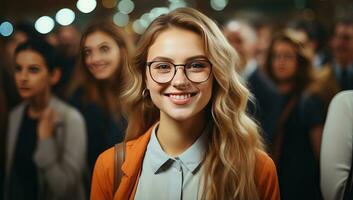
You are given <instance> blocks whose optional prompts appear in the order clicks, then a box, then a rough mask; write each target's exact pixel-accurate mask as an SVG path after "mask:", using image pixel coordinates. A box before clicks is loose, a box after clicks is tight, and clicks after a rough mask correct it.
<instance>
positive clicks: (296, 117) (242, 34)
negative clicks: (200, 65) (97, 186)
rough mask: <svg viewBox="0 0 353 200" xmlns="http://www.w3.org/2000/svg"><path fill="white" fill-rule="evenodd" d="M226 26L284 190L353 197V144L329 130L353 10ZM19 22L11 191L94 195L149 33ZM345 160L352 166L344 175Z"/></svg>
mask: <svg viewBox="0 0 353 200" xmlns="http://www.w3.org/2000/svg"><path fill="white" fill-rule="evenodd" d="M221 27H222V30H223V33H224V35H225V36H226V38H227V39H228V41H229V43H230V44H231V45H232V46H233V47H234V49H235V50H236V52H237V53H238V56H239V62H238V63H234V66H235V70H236V71H237V72H238V73H239V74H240V75H241V77H242V79H243V80H242V81H243V82H244V83H245V84H246V85H247V86H248V88H249V90H250V91H251V93H252V98H251V99H250V100H249V103H248V112H249V113H250V115H251V116H252V117H253V118H254V119H255V120H256V122H257V123H258V125H259V128H260V130H261V131H260V132H261V133H262V135H263V138H264V141H265V143H266V144H267V151H268V153H269V155H270V156H271V157H272V159H273V160H274V162H275V164H276V167H277V173H278V177H279V184H280V193H281V198H282V199H310V200H315V199H318V200H319V199H342V198H343V196H342V195H343V193H344V188H346V187H345V182H346V180H347V179H348V174H349V172H350V167H351V160H352V159H351V158H352V148H351V147H350V148H348V150H346V151H348V152H339V150H338V149H339V148H336V147H337V146H332V145H333V143H330V141H333V140H335V139H336V140H338V139H337V138H335V137H340V136H339V135H337V136H335V135H334V133H333V135H332V133H331V132H335V131H336V129H338V128H336V129H335V128H331V127H332V126H330V125H327V127H328V128H331V129H330V130H331V131H326V130H325V129H326V126H325V122H326V123H328V122H327V121H326V119H329V118H327V113H328V110H329V108H330V110H332V109H334V108H331V106H329V105H330V102H331V100H332V99H333V98H334V96H335V95H336V94H338V93H339V92H341V91H343V90H353V19H352V18H343V19H340V20H337V21H336V23H335V24H333V25H332V28H331V29H330V30H327V29H326V28H325V27H324V26H322V25H321V24H320V23H318V22H313V21H302V20H298V21H296V20H294V21H290V22H288V24H286V25H284V26H283V25H281V26H278V25H276V24H272V23H263V24H258V23H252V22H250V21H248V20H246V19H243V18H242V19H240V18H239V19H238V18H234V19H229V21H225V22H224V23H222V25H221ZM14 31H15V32H14V33H13V34H12V35H11V36H10V37H9V38H6V39H4V42H3V46H2V47H1V54H0V56H1V59H0V83H1V87H0V133H1V135H0V137H1V138H0V142H1V144H0V147H1V149H0V162H1V163H0V168H1V169H0V184H1V185H0V188H1V192H0V199H2V198H3V197H5V199H25V198H26V197H28V196H34V197H37V198H40V199H46V198H50V199H87V198H88V197H89V186H90V177H91V174H92V172H93V167H94V163H95V161H96V159H97V157H98V155H99V154H100V153H102V152H103V151H104V150H106V149H108V148H109V147H112V146H113V145H114V144H115V143H119V142H121V141H122V140H123V139H124V131H125V128H126V124H127V123H126V119H125V117H124V112H123V110H124V105H121V103H120V101H119V97H120V95H121V94H120V93H121V87H122V86H123V85H124V81H123V79H122V76H124V74H125V73H126V72H125V70H126V69H125V67H124V66H126V65H128V64H129V60H130V58H131V57H132V56H133V55H134V54H133V50H134V44H135V43H136V42H137V41H138V36H136V35H132V34H131V33H129V32H126V31H125V30H123V29H121V28H118V27H117V26H115V25H114V24H112V23H110V22H99V23H94V24H90V25H89V26H88V27H85V28H84V29H82V30H81V29H79V28H78V27H75V26H73V25H71V26H65V27H61V28H59V29H58V30H57V31H56V32H53V33H51V34H49V35H45V36H43V35H39V34H38V33H36V31H35V30H34V29H33V28H32V26H31V25H28V24H26V23H18V24H17V25H16V26H15V27H14ZM105 68H109V69H110V70H104V69H105ZM142 95H143V94H142ZM349 98H351V99H352V98H353V97H352V96H350V97H349ZM347 109H352V108H347ZM330 112H332V113H335V111H330ZM337 112H341V111H337ZM350 112H351V114H352V113H353V110H350ZM331 118H333V119H334V120H338V121H340V119H337V118H335V117H331ZM342 118H348V117H344V116H343V117H342ZM342 120H344V119H342ZM352 122H353V121H350V122H347V123H352ZM337 123H339V122H337ZM337 123H336V124H334V125H336V127H337ZM334 125H333V126H334ZM342 126H344V125H342ZM339 127H340V126H339ZM351 131H353V130H351ZM326 132H327V133H326ZM323 133H325V134H323ZM326 134H327V139H325V137H326ZM352 138H353V137H352V135H351V136H350V137H348V139H347V138H345V139H342V140H343V142H344V141H347V140H349V139H350V140H353V139H352ZM322 141H324V142H325V143H323V142H322ZM352 142H353V141H349V142H348V143H349V144H350V145H352ZM321 144H325V145H323V146H322V145H321ZM334 144H339V143H338V142H337V143H334ZM342 145H346V144H342ZM328 149H329V150H328ZM349 150H350V151H349ZM335 151H338V152H336V154H333V153H332V152H335ZM323 153H325V154H323ZM342 154H344V155H345V156H344V158H342V157H340V156H337V155H342ZM342 159H343V160H344V162H343V161H342ZM341 162H343V163H346V164H347V165H345V164H343V165H340V166H342V167H343V171H344V173H343V175H342V174H340V175H338V174H335V173H334V169H335V168H337V165H334V164H335V163H338V164H340V163H341ZM320 163H321V164H320ZM330 164H331V165H332V167H326V166H329V165H330ZM320 170H321V173H320ZM28 174H30V176H28ZM320 174H321V175H320ZM324 174H325V176H324ZM341 176H342V177H341ZM337 177H339V178H337ZM330 181H335V182H333V183H332V182H330ZM33 182H36V183H38V184H37V185H33V184H31V183H33ZM29 185H31V186H30V187H29ZM323 188H325V189H323ZM26 199H28V198H26Z"/></svg>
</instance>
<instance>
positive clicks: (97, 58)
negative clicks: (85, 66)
mask: <svg viewBox="0 0 353 200" xmlns="http://www.w3.org/2000/svg"><path fill="white" fill-rule="evenodd" d="M90 61H91V63H92V64H97V63H99V62H100V61H101V56H100V55H99V53H95V52H92V54H91V55H90Z"/></svg>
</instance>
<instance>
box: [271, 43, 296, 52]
mask: <svg viewBox="0 0 353 200" xmlns="http://www.w3.org/2000/svg"><path fill="white" fill-rule="evenodd" d="M273 50H274V51H295V47H294V45H293V44H292V43H290V42H289V41H285V40H278V41H276V42H275V43H274V45H273Z"/></svg>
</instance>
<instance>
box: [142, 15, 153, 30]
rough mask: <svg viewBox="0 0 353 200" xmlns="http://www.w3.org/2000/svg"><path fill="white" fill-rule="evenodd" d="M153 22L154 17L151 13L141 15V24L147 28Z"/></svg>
mask: <svg viewBox="0 0 353 200" xmlns="http://www.w3.org/2000/svg"><path fill="white" fill-rule="evenodd" d="M151 22H152V18H151V15H150V13H145V14H143V15H142V16H141V17H140V20H139V24H140V25H141V26H142V27H144V28H147V26H148V25H149V24H150V23H151Z"/></svg>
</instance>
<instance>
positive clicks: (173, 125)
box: [156, 112, 206, 156]
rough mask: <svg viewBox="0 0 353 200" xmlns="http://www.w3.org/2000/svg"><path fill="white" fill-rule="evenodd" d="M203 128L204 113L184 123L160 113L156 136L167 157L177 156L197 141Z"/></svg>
mask: <svg viewBox="0 0 353 200" xmlns="http://www.w3.org/2000/svg"><path fill="white" fill-rule="evenodd" d="M205 126H206V120H205V117H204V112H201V113H200V114H198V116H194V117H192V119H187V120H184V121H176V120H174V119H172V118H170V117H169V116H167V115H166V114H164V113H161V119H160V123H159V128H158V131H157V133H156V136H157V138H158V141H159V143H160V145H161V146H162V148H163V150H164V151H165V152H166V153H167V154H168V155H170V156H178V155H180V154H181V153H183V152H184V151H185V150H186V149H188V148H189V147H190V146H191V145H192V144H193V143H194V142H195V141H196V140H197V138H198V137H199V136H200V135H201V134H202V132H203V129H204V127H205Z"/></svg>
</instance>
